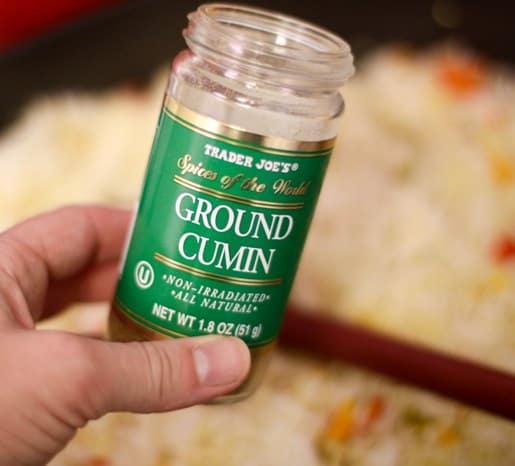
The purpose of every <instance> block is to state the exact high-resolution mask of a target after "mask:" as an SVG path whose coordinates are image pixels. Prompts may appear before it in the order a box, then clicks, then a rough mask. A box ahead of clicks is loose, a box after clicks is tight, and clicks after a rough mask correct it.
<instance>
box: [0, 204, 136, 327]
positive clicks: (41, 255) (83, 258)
mask: <svg viewBox="0 0 515 466" xmlns="http://www.w3.org/2000/svg"><path fill="white" fill-rule="evenodd" d="M129 221H130V213H129V212H128V211H125V210H120V209H114V208H109V207H100V206H71V207H65V208H62V209H59V210H56V211H53V212H50V213H48V214H43V215H39V216H37V217H34V218H31V219H29V220H27V221H25V222H23V223H20V224H19V225H16V226H15V227H13V228H11V229H10V230H7V231H6V232H5V233H3V234H1V235H0V257H1V258H2V260H1V262H0V272H3V273H4V274H7V276H8V277H10V278H12V279H13V280H14V285H15V286H18V287H19V290H20V291H21V293H22V296H23V298H24V300H25V302H26V305H27V307H28V310H29V311H30V312H31V314H32V317H33V319H34V320H37V319H38V318H39V317H40V315H41V312H42V308H43V305H44V301H45V297H46V293H47V289H48V287H49V285H50V284H51V283H52V282H55V281H63V280H67V279H69V278H72V277H74V276H76V275H78V274H79V273H80V272H81V271H83V270H84V269H86V268H87V267H90V266H92V265H95V264H98V263H102V262H107V261H112V260H114V259H116V258H118V257H119V255H120V252H121V250H122V247H123V243H124V238H125V234H126V231H127V227H128V224H129ZM19 301H20V300H19V299H18V300H17V303H16V305H17V306H20V305H22V304H20V302H19Z"/></svg>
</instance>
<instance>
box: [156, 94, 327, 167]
mask: <svg viewBox="0 0 515 466" xmlns="http://www.w3.org/2000/svg"><path fill="white" fill-rule="evenodd" d="M163 109H164V112H165V114H166V115H167V116H168V117H169V118H171V119H172V120H174V121H176V122H177V123H179V124H181V125H183V126H185V127H186V128H188V129H190V130H192V131H195V132H197V133H200V134H202V135H204V136H207V137H209V138H212V139H217V140H219V141H221V142H225V143H228V144H232V145H233V146H237V147H242V148H246V149H252V150H257V151H259V152H263V153H265V154H273V155H282V156H286V157H288V156H289V157H324V156H328V155H330V154H331V152H332V150H333V147H334V142H335V139H336V138H331V139H326V140H323V141H295V140H291V139H285V138H280V137H274V136H263V135H261V134H255V133H250V132H248V131H245V130H244V129H243V128H240V127H238V126H234V125H228V124H225V123H222V122H220V121H218V120H215V119H214V118H211V117H207V116H205V115H201V114H199V113H197V112H194V111H193V110H190V109H189V108H187V107H185V106H183V105H182V104H180V103H179V102H177V101H176V100H175V99H173V97H171V96H166V98H165V101H164V106H163Z"/></svg>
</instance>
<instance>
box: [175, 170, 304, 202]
mask: <svg viewBox="0 0 515 466" xmlns="http://www.w3.org/2000/svg"><path fill="white" fill-rule="evenodd" d="M173 181H174V182H175V183H177V184H180V185H181V186H184V187H185V188H188V189H191V190H192V191H196V192H198V193H203V194H207V195H209V196H212V197H216V198H218V199H223V200H225V201H232V202H236V203H237V204H244V205H249V206H251V207H261V208H263V209H281V210H298V209H302V208H303V207H304V203H303V202H271V201H258V200H256V199H248V198H246V197H241V196H236V195H234V194H228V193H224V192H222V191H217V190H216V189H212V188H208V187H206V186H202V185H200V184H198V183H194V182H193V181H190V180H187V179H186V178H182V177H181V176H179V175H174V177H173Z"/></svg>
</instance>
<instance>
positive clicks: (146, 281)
mask: <svg viewBox="0 0 515 466" xmlns="http://www.w3.org/2000/svg"><path fill="white" fill-rule="evenodd" d="M134 279H135V280H136V285H138V286H139V287H140V288H141V289H143V290H146V289H147V288H150V287H151V286H152V283H154V269H153V268H152V266H151V265H150V264H149V263H148V262H147V261H139V262H138V263H137V265H136V268H135V269H134Z"/></svg>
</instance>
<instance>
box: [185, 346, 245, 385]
mask: <svg viewBox="0 0 515 466" xmlns="http://www.w3.org/2000/svg"><path fill="white" fill-rule="evenodd" d="M202 339H204V338H202ZM193 360H194V362H195V369H196V372H197V377H198V380H199V382H200V383H201V384H202V385H228V384H231V383H234V382H236V381H238V380H242V379H243V377H244V376H245V375H246V373H247V371H248V367H249V360H250V357H249V350H248V348H247V347H246V345H245V343H243V342H242V341H241V340H239V339H237V338H223V337H216V338H210V337H207V338H205V341H204V342H203V343H200V344H199V345H198V346H197V347H195V349H194V350H193Z"/></svg>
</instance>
